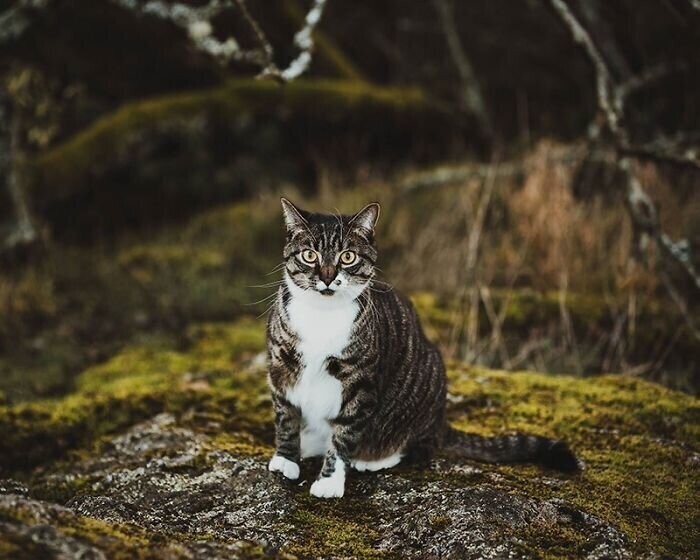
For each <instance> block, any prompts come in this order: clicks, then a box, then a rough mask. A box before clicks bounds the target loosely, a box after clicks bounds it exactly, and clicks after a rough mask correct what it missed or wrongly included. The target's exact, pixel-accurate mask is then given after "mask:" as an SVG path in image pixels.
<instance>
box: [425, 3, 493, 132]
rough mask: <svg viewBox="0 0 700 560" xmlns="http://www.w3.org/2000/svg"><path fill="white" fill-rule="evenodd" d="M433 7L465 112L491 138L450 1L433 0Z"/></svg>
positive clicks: (491, 130)
mask: <svg viewBox="0 0 700 560" xmlns="http://www.w3.org/2000/svg"><path fill="white" fill-rule="evenodd" d="M433 5H434V6H435V10H436V11H437V13H438V16H439V18H440V24H441V26H442V31H443V34H444V35H445V41H446V42H447V47H448V49H449V51H450V56H451V57H452V60H453V62H454V64H455V66H456V68H457V72H458V73H459V77H460V80H461V81H462V101H463V103H464V106H465V108H466V110H467V111H468V112H469V113H470V114H472V115H473V116H474V118H476V120H477V122H478V123H479V126H480V127H481V130H482V132H483V133H484V134H485V135H486V136H488V137H491V136H493V126H492V124H491V118H490V116H489V113H488V110H487V108H486V103H485V102H484V96H483V94H482V91H481V86H480V84H479V81H478V80H477V78H476V73H475V72H474V67H473V66H472V63H471V61H470V60H469V57H468V56H467V53H466V51H465V50H464V46H463V45H462V41H461V39H460V37H459V33H458V31H457V27H456V26H455V17H454V7H453V5H452V1H451V0H433Z"/></svg>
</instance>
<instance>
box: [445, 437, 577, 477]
mask: <svg viewBox="0 0 700 560" xmlns="http://www.w3.org/2000/svg"><path fill="white" fill-rule="evenodd" d="M444 450H445V451H446V452H447V453H448V454H453V455H456V456H458V457H461V458H464V459H474V460H476V461H483V462H485V463H534V464H537V465H541V466H543V467H546V468H548V469H555V470H558V471H562V472H576V471H579V470H581V469H582V466H583V464H582V463H581V462H580V461H579V460H578V459H577V458H576V456H575V455H574V453H573V452H572V451H571V450H570V449H569V446H568V445H567V444H566V443H564V442H563V441H558V440H554V439H549V438H546V437H541V436H531V435H525V434H512V435H504V436H494V437H484V436H480V435H476V434H468V433H466V432H460V431H459V430H455V429H453V428H450V429H449V432H448V436H447V441H446V444H445V448H444Z"/></svg>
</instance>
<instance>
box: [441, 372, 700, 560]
mask: <svg viewBox="0 0 700 560" xmlns="http://www.w3.org/2000/svg"><path fill="white" fill-rule="evenodd" d="M450 378H451V379H450V380H451V385H450V387H451V392H453V393H455V394H457V395H463V396H465V397H467V399H466V400H465V403H464V404H463V405H459V404H457V405H455V406H454V407H453V408H452V410H451V416H452V421H453V423H454V424H455V425H456V426H458V427H459V428H460V429H463V430H465V431H469V432H475V433H481V434H486V435H492V434H497V433H503V432H504V431H521V432H527V433H534V434H540V435H545V436H549V437H555V438H559V439H564V440H566V441H567V442H569V443H570V444H571V446H572V447H573V449H574V450H575V451H576V452H577V454H578V455H579V456H580V457H581V458H582V459H583V460H584V461H585V463H586V469H585V471H584V472H583V473H582V474H581V475H579V476H577V477H575V478H573V479H567V481H566V483H565V484H564V485H563V486H561V487H557V488H551V487H548V486H546V485H542V484H541V483H539V482H538V480H537V476H536V475H537V470H536V469H535V468H534V467H507V466H502V467H498V469H499V471H500V472H501V473H502V474H503V475H504V476H505V477H506V478H507V481H508V482H507V484H508V486H509V487H515V488H519V489H522V490H523V491H524V492H525V493H527V494H529V495H534V496H539V497H542V498H554V497H557V498H563V499H565V500H568V501H570V502H571V503H573V504H575V505H576V506H578V507H580V508H581V509H583V510H584V511H588V512H590V513H593V514H595V515H598V516H599V517H601V518H602V519H604V520H605V521H607V522H608V523H611V524H613V525H614V526H617V527H619V528H620V529H621V530H622V531H624V532H625V533H626V534H628V535H629V536H630V537H631V538H632V539H633V541H634V542H635V543H636V544H637V545H638V546H639V547H640V550H642V549H646V550H649V549H651V550H657V551H659V552H660V553H663V554H671V555H679V554H680V555H683V554H689V553H690V552H691V551H693V550H697V546H698V544H699V543H698V535H700V505H698V501H697V496H698V492H699V491H700V473H698V470H697V467H692V466H691V463H692V461H693V457H692V452H691V451H690V450H697V449H698V448H700V402H699V401H698V400H697V399H696V398H694V397H691V396H688V395H684V394H682V393H677V392H674V391H670V390H668V389H664V388H662V387H659V386H657V385H654V384H651V383H647V382H644V381H642V380H639V379H635V378H630V377H626V376H604V377H600V378H596V379H574V378H570V377H551V376H546V375H542V374H536V373H506V372H494V371H489V370H482V369H479V368H470V367H466V366H463V365H455V366H453V367H452V368H451V369H450ZM569 536H570V537H571V538H574V540H576V539H580V536H576V535H573V533H572V535H569ZM564 537H566V536H565V535H562V538H564ZM553 542H554V541H553ZM566 550H570V549H568V548H566ZM552 554H553V555H554V556H553V557H557V553H556V550H554V551H552Z"/></svg>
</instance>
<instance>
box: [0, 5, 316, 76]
mask: <svg viewBox="0 0 700 560" xmlns="http://www.w3.org/2000/svg"><path fill="white" fill-rule="evenodd" d="M109 1H110V2H112V3H114V4H116V5H118V6H120V7H121V8H124V9H125V10H129V11H130V12H132V13H135V14H138V15H141V16H147V17H155V18H158V19H161V20H163V21H167V22H169V23H171V24H173V25H176V26H178V27H180V28H181V29H183V30H185V31H186V32H187V35H188V37H189V40H190V42H191V43H192V46H193V47H194V48H195V49H197V50H199V51H201V52H204V53H206V54H208V55H209V56H211V57H212V58H214V59H216V60H218V61H219V62H221V63H227V62H230V61H232V60H233V61H237V62H245V63H252V64H255V65H257V66H259V67H260V68H261V71H260V73H259V76H260V77H266V76H269V77H273V78H275V79H277V80H279V81H282V82H288V81H291V80H294V79H296V78H298V77H299V76H301V75H302V74H304V73H305V72H306V71H307V70H308V69H309V67H310V66H311V60H312V53H313V50H314V41H313V32H314V30H315V29H316V26H317V25H318V23H319V21H320V20H321V17H322V16H323V11H324V9H325V6H326V3H327V0H314V2H313V4H312V6H311V8H310V9H309V12H308V13H307V14H306V17H305V19H304V26H303V27H302V28H301V29H300V30H299V31H298V32H297V33H296V35H295V36H294V44H295V46H296V47H297V48H298V49H299V54H298V55H297V57H296V58H295V59H294V60H292V61H291V62H290V63H289V65H288V66H287V68H285V69H279V68H278V67H277V65H276V64H275V62H274V49H273V47H272V45H271V43H270V41H269V40H268V39H267V37H266V36H265V33H264V32H263V30H262V28H261V27H260V25H259V23H258V22H257V21H256V20H255V18H254V17H253V16H252V15H251V13H250V11H249V10H248V7H247V5H246V3H245V0H235V5H234V0H209V2H207V3H206V4H203V5H199V6H192V5H189V4H185V3H182V2H165V1H163V0H149V1H147V2H139V1H138V0H109ZM50 3H51V2H50V0H19V2H17V3H16V4H15V5H14V6H13V7H11V8H8V9H7V10H5V11H4V12H2V13H0V43H3V42H9V41H11V40H14V39H17V38H18V37H20V36H21V35H22V34H23V33H24V32H25V31H26V30H27V29H28V28H29V27H30V26H31V23H32V19H31V13H32V11H38V10H41V9H45V8H47V7H48V6H49V5H50ZM233 7H237V8H238V11H239V12H240V13H241V15H242V16H243V19H245V21H246V23H247V24H248V26H249V27H250V28H251V30H252V32H253V34H254V36H255V38H256V41H257V43H258V47H257V48H255V49H243V48H241V46H240V44H239V43H238V41H237V40H236V38H235V37H233V36H229V37H226V38H225V39H223V40H222V39H218V38H217V37H216V36H214V28H213V25H212V20H213V19H214V17H215V16H217V15H219V14H220V13H222V12H224V11H225V10H228V9H231V8H233Z"/></svg>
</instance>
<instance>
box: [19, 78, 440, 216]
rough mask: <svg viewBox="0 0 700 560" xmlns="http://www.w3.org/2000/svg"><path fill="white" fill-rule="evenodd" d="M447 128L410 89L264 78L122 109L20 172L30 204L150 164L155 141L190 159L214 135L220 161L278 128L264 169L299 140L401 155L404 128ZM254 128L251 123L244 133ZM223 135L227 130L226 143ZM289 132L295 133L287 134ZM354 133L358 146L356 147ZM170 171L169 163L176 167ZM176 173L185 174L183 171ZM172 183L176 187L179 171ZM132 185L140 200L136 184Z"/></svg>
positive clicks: (355, 82) (434, 109)
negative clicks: (28, 186)
mask: <svg viewBox="0 0 700 560" xmlns="http://www.w3.org/2000/svg"><path fill="white" fill-rule="evenodd" d="M256 119H258V120H256ZM259 119H263V120H262V121H261V120H259ZM378 119H379V120H381V121H382V122H383V123H385V124H384V125H383V126H382V127H377V126H376V122H377V120H378ZM448 122H449V121H448V120H447V118H446V115H445V114H444V112H443V111H442V110H441V109H439V107H438V106H436V105H435V104H433V103H432V102H431V101H430V100H428V99H427V98H426V96H425V95H424V94H423V92H422V91H421V90H419V89H416V88H410V87H404V88H400V87H383V86H375V85H371V84H368V83H366V82H362V81H358V80H333V79H303V80H297V81H294V82H292V83H289V84H286V85H283V86H282V85H280V84H277V83H276V82H274V81H271V80H251V79H230V80H228V81H227V82H226V83H225V84H224V85H222V86H218V87H215V88H211V89H206V90H197V91H192V92H185V93H178V94H168V95H165V96H161V97H157V98H152V99H146V100H142V101H136V102H132V103H128V104H126V105H124V106H122V107H121V108H119V109H117V110H116V111H114V112H113V113H110V114H108V115H106V116H103V117H101V118H100V119H98V120H97V121H96V122H95V123H93V124H92V125H91V126H89V127H87V128H86V129H85V130H83V131H81V132H79V133H78V134H76V135H75V136H74V137H72V138H70V139H68V140H67V141H65V142H64V143H62V144H60V145H58V146H55V147H54V148H51V149H50V150H48V151H47V152H45V153H42V154H40V155H38V156H37V157H36V158H35V159H34V160H32V161H31V162H30V163H29V164H28V169H27V173H28V174H29V176H30V177H31V181H32V185H33V189H34V196H35V198H36V199H37V200H38V201H40V202H41V203H43V204H46V203H48V202H50V201H52V200H56V199H60V198H65V197H67V196H69V195H71V194H74V193H76V192H79V191H81V190H83V189H87V188H90V187H94V188H96V186H97V185H98V184H100V177H104V176H105V174H106V173H108V172H109V171H110V170H112V171H113V170H115V169H117V170H121V171H122V174H123V170H124V168H126V167H129V166H131V167H133V166H137V167H138V166H141V167H146V168H147V167H148V166H145V165H143V161H142V160H143V154H144V153H145V154H150V156H149V157H152V156H153V154H151V152H152V151H153V150H152V148H148V147H147V146H149V145H151V144H152V143H153V142H152V140H153V139H154V138H158V137H170V138H182V139H183V141H184V142H186V143H188V146H189V145H190V144H191V146H190V148H189V149H187V150H185V151H184V153H183V154H181V155H180V156H179V158H180V159H183V158H184V159H187V158H190V157H192V156H193V150H194V149H195V146H197V145H200V147H201V145H204V143H205V140H204V138H210V136H211V137H212V138H213V144H212V146H211V150H210V151H214V150H217V151H218V152H222V149H223V152H222V154H223V157H224V160H229V161H230V160H231V159H232V158H233V156H232V150H231V148H232V147H234V146H236V147H237V151H244V150H246V145H251V144H252V143H254V142H256V141H257V140H255V138H257V136H256V134H257V131H256V130H255V129H265V128H266V127H267V124H268V123H278V124H279V125H280V127H281V130H282V136H284V138H286V140H285V141H284V142H283V144H282V145H278V144H275V150H274V151H270V150H267V152H265V150H264V149H263V148H262V147H261V149H263V151H262V152H261V151H258V152H257V156H258V157H263V156H264V157H265V158H266V159H267V161H265V166H266V167H268V168H269V167H270V166H273V165H275V164H276V163H277V160H278V159H279V160H284V157H285V155H289V154H291V155H295V157H299V155H300V154H299V153H298V152H297V151H295V148H297V147H299V146H300V145H302V144H303V145H307V146H315V147H316V149H318V150H322V149H324V147H327V146H328V145H329V144H330V143H334V144H338V142H339V139H340V137H341V136H342V137H348V138H350V137H352V138H354V140H352V142H351V144H355V145H360V144H363V145H364V144H366V143H367V142H368V141H369V140H371V142H370V143H371V144H372V146H384V147H387V146H392V145H393V144H392V143H391V142H389V141H388V140H389V139H388V137H387V134H388V135H390V136H391V140H392V142H393V141H395V142H396V143H397V148H396V149H397V150H400V149H404V157H405V148H406V146H407V141H409V143H410V138H411V137H412V135H411V134H407V127H409V126H410V127H411V130H413V129H415V127H419V128H420V127H425V126H428V127H431V128H433V129H434V130H438V129H439V127H440V126H441V124H440V123H443V124H445V123H448ZM251 123H255V126H253V127H251V126H250V125H251ZM368 126H369V127H371V128H372V130H373V131H375V132H376V131H377V130H379V129H380V128H381V129H382V130H385V132H382V133H381V134H373V136H372V138H371V139H370V138H368V135H367V134H366V130H367V127H368ZM244 129H245V130H244ZM222 130H225V131H227V132H226V135H224V137H226V141H225V142H224V144H225V146H223V147H222V145H221V138H222V132H221V131H222ZM242 130H244V134H243V136H242V137H241V135H240V132H241V131H242ZM270 130H271V134H272V136H274V137H277V136H279V131H278V132H274V131H272V129H270ZM290 131H294V134H293V135H292V136H289V134H288V133H289V132H290ZM353 133H354V134H355V135H354V136H353ZM212 135H213V136H212ZM359 137H362V138H363V141H362V142H358V138H359ZM271 138H272V137H270V138H269V139H268V140H270V139H271ZM302 138H303V139H304V141H303V142H301V141H300V140H301V139H302ZM261 141H262V142H263V143H265V142H267V140H264V139H262V140H261ZM149 142H150V143H151V144H149ZM171 143H172V142H171ZM402 147H403V148H402ZM285 150H286V152H285ZM263 152H265V153H263ZM268 152H269V153H268ZM306 155H308V154H306ZM195 159H196V158H195ZM211 164H212V162H211V161H208V165H211ZM168 165H170V166H171V167H172V165H176V162H175V163H173V164H168ZM188 165H189V166H190V167H191V168H192V169H194V168H197V169H198V167H197V161H191V160H188ZM200 167H201V166H200ZM173 169H175V168H173ZM173 169H171V170H173ZM177 169H178V170H180V172H182V169H181V168H180V167H177ZM161 171H162V172H161V173H160V174H161V175H162V174H163V173H166V174H167V172H168V167H167V166H164V167H163V168H162V170H161ZM170 178H171V179H172V180H173V181H177V173H174V174H172V176H171V177H170ZM278 179H281V180H284V179H289V176H286V177H285V176H280V177H278ZM122 183H124V179H123V176H122ZM138 188H139V189H140V192H141V194H142V195H143V192H142V190H143V184H141V185H138Z"/></svg>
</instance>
